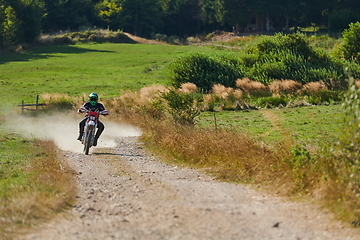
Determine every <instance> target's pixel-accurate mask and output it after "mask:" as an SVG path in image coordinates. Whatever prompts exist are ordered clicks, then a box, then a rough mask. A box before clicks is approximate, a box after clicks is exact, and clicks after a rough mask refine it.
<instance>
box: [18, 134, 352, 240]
mask: <svg viewBox="0 0 360 240" xmlns="http://www.w3.org/2000/svg"><path fill="white" fill-rule="evenodd" d="M142 146H143V145H142V144H141V143H139V142H137V139H136V137H122V138H120V139H118V145H117V146H116V147H112V148H100V149H96V151H95V152H93V153H92V154H91V155H88V156H85V155H83V154H81V153H74V152H70V151H65V152H64V154H65V155H66V156H67V158H68V162H69V165H70V166H71V167H73V168H74V169H75V170H76V171H77V172H78V175H77V181H78V186H79V193H78V196H77V203H76V205H74V206H73V208H72V210H71V211H70V212H69V213H68V214H66V215H65V217H58V218H57V219H55V220H53V221H52V222H50V223H44V224H42V225H41V226H38V227H37V228H36V229H34V231H33V233H31V234H28V235H26V236H21V237H19V239H254V240H255V239H256V240H259V239H295V240H296V239H339V240H340V239H341V240H344V239H359V237H356V232H355V230H353V229H351V228H347V227H345V225H343V224H342V223H339V222H337V221H331V220H330V219H331V214H329V213H326V212H324V211H320V210H319V209H318V208H316V207H314V206H312V205H310V204H305V203H295V202H288V201H287V202H286V201H282V200H281V199H280V198H278V197H274V196H270V195H267V194H263V193H261V192H260V191H255V190H252V189H250V188H248V187H246V186H243V185H234V184H229V183H223V182H218V181H215V180H213V179H212V178H211V177H210V176H207V175H206V174H203V173H200V172H198V171H197V170H194V169H188V168H181V167H177V166H172V165H168V164H166V163H164V162H163V161H161V159H159V158H158V157H155V156H152V155H151V154H150V153H148V152H146V151H145V150H144V149H143V147H142Z"/></svg>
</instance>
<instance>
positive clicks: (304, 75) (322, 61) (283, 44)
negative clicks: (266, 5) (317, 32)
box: [241, 34, 344, 85]
mask: <svg viewBox="0 0 360 240" xmlns="http://www.w3.org/2000/svg"><path fill="white" fill-rule="evenodd" d="M245 53H246V54H245V55H243V56H242V57H241V59H242V62H244V64H245V67H246V72H245V73H244V74H245V76H246V77H248V78H250V79H252V80H255V81H259V82H262V83H263V84H265V85H268V84H270V83H271V82H273V81H274V80H277V79H292V80H295V81H297V82H300V83H302V84H305V83H307V82H316V81H319V80H323V81H325V82H329V81H330V79H333V80H334V81H341V80H344V71H343V67H342V64H341V62H339V61H338V60H335V59H333V58H331V57H330V55H329V54H327V53H326V52H325V51H323V50H321V49H313V48H312V47H311V46H310V45H309V42H308V41H307V40H306V38H305V36H304V35H301V34H292V35H281V34H277V35H275V36H273V37H268V36H265V37H261V38H260V40H259V42H258V43H256V44H255V45H254V46H251V47H248V48H247V49H246V51H245Z"/></svg>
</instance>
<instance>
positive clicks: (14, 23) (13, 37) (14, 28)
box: [3, 6, 19, 45]
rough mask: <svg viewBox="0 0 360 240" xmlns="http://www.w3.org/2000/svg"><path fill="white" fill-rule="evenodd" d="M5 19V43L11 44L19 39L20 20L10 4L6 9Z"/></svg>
mask: <svg viewBox="0 0 360 240" xmlns="http://www.w3.org/2000/svg"><path fill="white" fill-rule="evenodd" d="M4 13H5V19H4V22H3V31H4V32H3V35H4V45H10V44H13V43H15V42H16V41H17V38H18V31H19V20H18V19H17V17H16V14H15V10H14V9H13V8H12V7H11V6H9V7H7V8H6V9H5V12H4Z"/></svg>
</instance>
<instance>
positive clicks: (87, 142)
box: [85, 130, 92, 155]
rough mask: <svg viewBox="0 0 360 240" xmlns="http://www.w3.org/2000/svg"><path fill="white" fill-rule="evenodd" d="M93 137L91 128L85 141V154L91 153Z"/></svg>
mask: <svg viewBox="0 0 360 240" xmlns="http://www.w3.org/2000/svg"><path fill="white" fill-rule="evenodd" d="M91 138H92V130H90V131H89V132H88V134H87V137H86V141H85V155H88V154H89V149H90V143H91Z"/></svg>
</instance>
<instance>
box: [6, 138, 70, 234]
mask: <svg viewBox="0 0 360 240" xmlns="http://www.w3.org/2000/svg"><path fill="white" fill-rule="evenodd" d="M34 147H35V148H34V149H35V151H36V152H35V153H34V156H36V157H35V158H33V159H30V161H29V162H30V164H29V166H28V168H27V169H26V171H27V173H28V175H29V176H30V177H29V180H28V181H27V183H26V185H24V186H22V185H21V186H17V187H14V186H12V188H10V189H9V191H11V192H9V194H10V193H11V194H10V196H8V197H6V198H1V199H0V219H1V220H0V233H1V232H2V233H1V235H3V237H4V238H9V239H11V238H12V237H14V236H15V235H17V234H19V233H21V232H22V231H25V230H26V228H27V227H29V226H31V225H33V224H37V223H38V221H39V220H44V219H50V218H51V217H52V216H53V215H54V214H55V213H57V212H59V211H62V210H64V209H65V208H67V207H70V206H71V205H72V203H73V202H74V201H75V196H76V184H75V180H74V178H73V176H74V174H75V173H74V172H73V170H71V168H70V167H68V165H67V164H66V162H65V161H64V160H62V159H61V157H60V155H59V153H58V152H57V148H56V146H55V144H54V142H52V141H40V140H37V141H35V142H34Z"/></svg>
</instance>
